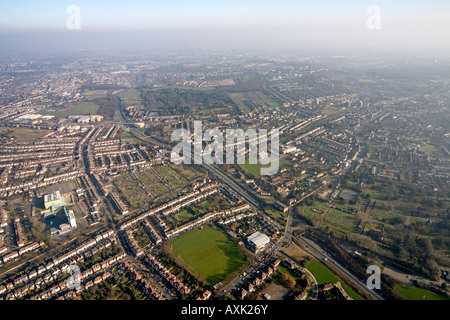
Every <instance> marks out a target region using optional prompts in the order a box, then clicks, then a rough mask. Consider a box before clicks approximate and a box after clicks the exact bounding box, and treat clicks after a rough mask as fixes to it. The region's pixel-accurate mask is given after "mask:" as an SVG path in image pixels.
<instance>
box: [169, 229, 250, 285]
mask: <svg viewBox="0 0 450 320" xmlns="http://www.w3.org/2000/svg"><path fill="white" fill-rule="evenodd" d="M171 248H172V252H173V254H174V255H175V257H176V258H177V260H178V261H181V262H182V264H183V265H185V266H186V267H187V269H188V270H190V271H191V272H192V273H193V274H194V275H195V276H197V278H199V280H201V281H204V282H205V283H206V284H208V285H214V284H216V283H218V282H220V281H222V280H224V279H225V278H226V277H228V275H230V274H231V273H233V272H235V271H237V270H238V269H239V268H240V267H241V266H242V265H243V264H244V262H245V257H244V256H243V255H242V254H241V252H240V250H239V247H238V246H237V245H236V244H235V243H234V242H233V241H231V240H229V239H228V238H227V237H226V235H225V234H224V233H222V232H221V231H219V230H216V229H213V228H211V227H208V226H204V227H203V228H202V229H197V230H194V231H191V232H189V233H187V234H185V235H183V236H181V237H179V238H177V239H175V240H173V241H172V244H171Z"/></svg>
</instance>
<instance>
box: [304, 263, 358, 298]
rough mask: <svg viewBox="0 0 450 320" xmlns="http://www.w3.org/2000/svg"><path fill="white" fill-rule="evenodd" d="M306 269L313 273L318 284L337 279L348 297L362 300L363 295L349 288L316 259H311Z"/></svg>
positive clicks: (335, 281)
mask: <svg viewBox="0 0 450 320" xmlns="http://www.w3.org/2000/svg"><path fill="white" fill-rule="evenodd" d="M306 269H308V270H309V272H311V273H312V274H313V275H314V278H316V280H317V283H318V284H323V283H333V284H335V283H337V282H338V281H340V282H341V284H342V287H343V288H344V290H345V291H347V293H348V295H349V296H350V297H352V298H353V299H354V300H364V299H363V297H361V296H360V295H359V294H357V293H356V292H355V291H353V289H352V288H350V287H349V286H348V285H347V284H346V283H345V282H344V281H342V280H341V279H339V278H338V277H337V276H336V275H335V274H334V273H332V272H331V271H330V270H328V268H327V267H325V266H324V265H323V264H321V263H320V262H319V261H317V260H316V259H313V260H311V262H310V263H309V264H308V266H307V267H306Z"/></svg>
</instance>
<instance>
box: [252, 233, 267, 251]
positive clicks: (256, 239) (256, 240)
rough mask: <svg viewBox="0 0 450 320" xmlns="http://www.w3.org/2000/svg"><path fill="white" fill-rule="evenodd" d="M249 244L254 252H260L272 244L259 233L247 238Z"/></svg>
mask: <svg viewBox="0 0 450 320" xmlns="http://www.w3.org/2000/svg"><path fill="white" fill-rule="evenodd" d="M247 242H248V245H249V246H250V248H251V249H252V250H253V251H254V252H258V251H260V250H262V249H263V248H264V247H265V246H266V245H267V244H268V243H269V242H270V238H269V237H268V236H266V235H265V234H263V233H261V232H259V231H257V232H255V233H253V234H252V235H250V236H249V237H248V238H247Z"/></svg>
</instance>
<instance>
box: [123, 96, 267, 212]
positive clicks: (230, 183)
mask: <svg viewBox="0 0 450 320" xmlns="http://www.w3.org/2000/svg"><path fill="white" fill-rule="evenodd" d="M116 99H117V111H116V114H117V117H118V119H119V121H120V122H121V123H126V122H127V121H126V120H125V118H124V117H123V114H122V108H121V106H120V99H119V98H118V97H116ZM130 131H131V133H132V134H134V135H135V136H136V137H138V138H139V139H142V140H143V141H146V142H150V143H153V144H156V145H158V146H161V147H163V148H166V149H169V150H170V149H171V148H172V146H171V145H170V144H169V143H167V142H165V141H161V140H157V139H154V138H152V137H150V136H147V135H145V134H144V133H142V132H141V131H139V130H137V129H136V128H130ZM201 162H202V164H201V165H202V166H203V167H204V168H205V169H207V170H208V171H209V172H211V173H212V174H213V175H214V176H216V177H217V178H219V179H220V180H222V181H223V182H224V183H225V184H226V185H228V187H230V188H231V189H232V190H233V191H234V192H236V193H237V194H238V195H239V196H240V197H242V198H243V199H244V200H246V201H247V202H248V203H250V204H251V205H252V206H254V207H255V208H257V209H262V208H263V207H264V204H263V203H262V202H261V201H260V200H258V199H256V198H254V197H253V196H252V195H250V194H249V193H248V192H247V191H246V190H244V188H242V187H241V186H239V185H238V184H237V183H236V182H235V181H233V179H232V178H230V177H228V176H227V175H226V174H224V173H223V172H222V171H221V170H219V169H218V168H217V167H215V166H214V165H212V164H210V163H208V162H206V161H201Z"/></svg>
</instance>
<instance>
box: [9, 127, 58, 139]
mask: <svg viewBox="0 0 450 320" xmlns="http://www.w3.org/2000/svg"><path fill="white" fill-rule="evenodd" d="M0 132H2V133H4V134H5V135H7V136H8V137H10V138H12V137H14V138H15V139H16V140H18V141H35V140H38V139H40V138H42V137H43V136H45V135H46V134H48V133H50V132H51V130H35V129H22V128H6V127H4V128H0Z"/></svg>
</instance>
